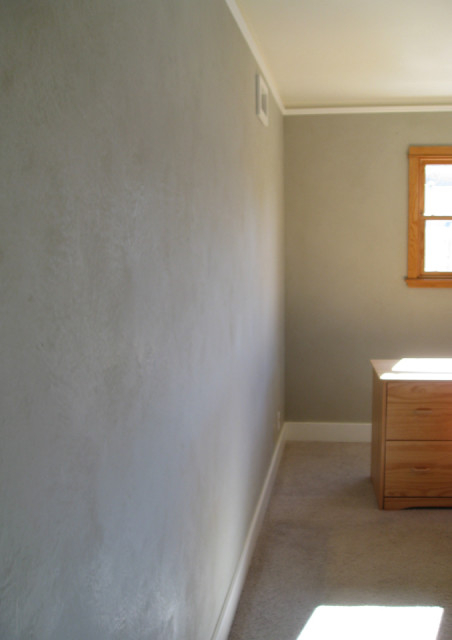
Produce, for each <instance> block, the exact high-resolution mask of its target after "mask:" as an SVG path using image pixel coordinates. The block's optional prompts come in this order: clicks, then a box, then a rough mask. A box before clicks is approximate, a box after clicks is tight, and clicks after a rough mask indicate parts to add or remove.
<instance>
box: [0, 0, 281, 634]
mask: <svg viewBox="0 0 452 640" xmlns="http://www.w3.org/2000/svg"><path fill="white" fill-rule="evenodd" d="M0 42H1V48H2V55H1V76H0V77H1V83H2V100H1V103H0V122H1V147H0V181H1V188H0V194H1V195H0V198H1V208H0V211H1V215H0V243H1V254H0V255H1V264H0V270H1V271H0V277H1V285H0V286H1V289H0V293H1V359H0V385H1V389H2V401H1V405H2V406H1V424H0V427H1V449H0V462H1V464H0V504H1V509H2V514H1V524H2V526H1V530H0V566H1V570H0V599H1V603H2V604H1V608H0V636H1V638H2V639H5V640H12V639H16V638H21V639H25V638H33V639H35V640H70V639H71V640H80V639H81V638H83V640H90V639H93V640H94V639H95V640H99V639H102V640H107V639H113V638H121V640H122V639H124V638H127V640H133V639H144V638H146V639H152V640H156V639H159V640H160V639H162V640H169V639H176V638H177V639H181V640H182V639H183V640H189V639H193V640H204V639H205V640H208V639H209V638H211V635H212V632H213V629H214V625H215V623H216V621H217V619H218V616H219V613H220V608H221V606H222V604H223V602H224V599H225V597H226V592H227V588H228V587H229V585H230V582H231V579H232V576H233V572H234V570H235V568H236V565H237V561H238V558H239V554H240V551H241V549H242V545H243V542H244V538H245V535H246V533H247V529H248V526H249V524H250V519H251V516H252V512H253V509H254V506H255V504H256V500H257V498H258V494H259V491H260V489H261V487H262V483H263V480H264V476H265V473H266V471H267V468H268V465H269V462H270V458H271V455H272V452H273V449H274V443H275V438H276V433H275V416H276V412H277V410H278V408H282V373H281V370H282V350H283V345H282V240H283V238H282V213H283V212H282V202H283V197H282V192H283V174H282V169H283V156H282V143H283V130H282V117H281V115H280V114H279V112H278V111H277V109H276V107H275V105H274V103H273V102H272V103H271V113H270V116H271V124H270V127H269V128H268V129H267V128H265V127H263V125H262V124H261V123H260V122H259V120H258V119H257V118H256V116H255V114H254V76H255V73H256V70H257V69H256V64H255V62H254V60H253V58H252V57H251V55H250V53H249V51H248V49H247V46H246V44H245V43H244V41H243V38H242V36H241V35H240V33H239V31H238V29H237V27H236V25H235V23H234V21H233V19H232V17H231V15H230V13H229V10H228V8H227V7H226V4H225V3H224V2H223V0H190V2H180V1H179V0H130V1H128V2H123V1H122V0H89V1H87V0H86V1H85V0H82V1H77V2H75V1H73V0H67V1H66V0H65V2H58V1H56V0H45V1H43V2H17V1H16V0H4V1H3V2H2V3H1V4H0Z"/></svg>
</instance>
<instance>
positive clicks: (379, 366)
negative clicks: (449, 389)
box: [371, 358, 452, 381]
mask: <svg viewBox="0 0 452 640" xmlns="http://www.w3.org/2000/svg"><path fill="white" fill-rule="evenodd" d="M371 363H372V367H373V368H374V370H375V372H376V374H377V376H378V377H379V378H380V379H381V380H451V381H452V358H401V359H399V360H371Z"/></svg>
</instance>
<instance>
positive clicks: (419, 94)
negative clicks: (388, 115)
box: [226, 0, 452, 109]
mask: <svg viewBox="0 0 452 640" xmlns="http://www.w3.org/2000/svg"><path fill="white" fill-rule="evenodd" d="M226 2H227V3H228V5H229V6H230V8H231V11H232V12H233V13H234V11H235V17H236V19H237V21H238V22H239V23H240V21H241V22H242V31H246V30H247V28H248V30H249V32H250V34H251V37H252V39H253V40H254V43H255V45H256V47H255V49H257V52H258V58H260V60H259V61H260V62H262V63H263V65H264V67H265V70H266V72H267V74H266V75H267V76H268V79H269V81H270V84H271V86H272V88H273V91H274V93H276V94H278V95H277V98H279V100H280V103H282V105H283V107H284V108H285V109H294V108H318V107H321V108H331V107H342V108H343V107H394V106H396V107H407V106H408V107H415V106H423V105H431V106H434V105H437V106H443V107H444V106H445V105H448V106H451V105H452V0H226ZM234 5H235V6H234ZM239 26H240V25H239ZM255 52H256V51H255Z"/></svg>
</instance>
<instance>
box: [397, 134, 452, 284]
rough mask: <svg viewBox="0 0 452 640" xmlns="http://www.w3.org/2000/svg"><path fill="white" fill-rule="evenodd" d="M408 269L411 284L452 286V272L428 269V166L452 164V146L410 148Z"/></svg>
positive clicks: (407, 282) (408, 282) (407, 280)
mask: <svg viewBox="0 0 452 640" xmlns="http://www.w3.org/2000/svg"><path fill="white" fill-rule="evenodd" d="M408 163H409V195H408V270H407V276H406V278H405V282H406V284H407V285H408V286H409V287H452V272H450V273H449V272H437V273H435V272H427V273H426V272H425V271H424V223H425V218H424V215H423V211H424V182H425V181H424V167H425V165H426V164H452V146H422V147H419V146H411V147H410V148H409V151H408Z"/></svg>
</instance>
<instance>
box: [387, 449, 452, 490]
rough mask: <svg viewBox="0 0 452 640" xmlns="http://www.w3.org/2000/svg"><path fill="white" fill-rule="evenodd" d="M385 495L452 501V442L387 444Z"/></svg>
mask: <svg viewBox="0 0 452 640" xmlns="http://www.w3.org/2000/svg"><path fill="white" fill-rule="evenodd" d="M384 493H385V496H388V497H390V496H392V497H395V496H403V497H420V496H423V497H434V496H437V497H444V498H445V497H452V442H387V443H386V464H385V491H384Z"/></svg>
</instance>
